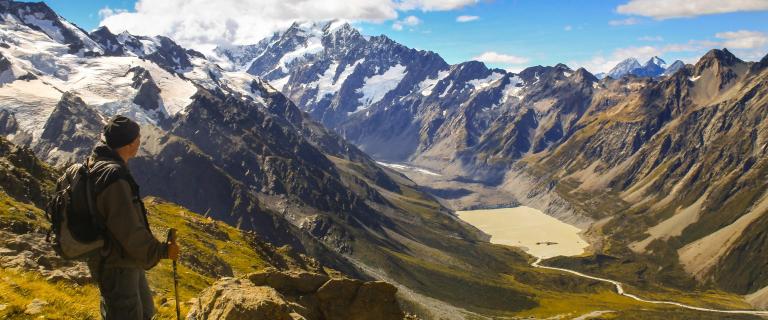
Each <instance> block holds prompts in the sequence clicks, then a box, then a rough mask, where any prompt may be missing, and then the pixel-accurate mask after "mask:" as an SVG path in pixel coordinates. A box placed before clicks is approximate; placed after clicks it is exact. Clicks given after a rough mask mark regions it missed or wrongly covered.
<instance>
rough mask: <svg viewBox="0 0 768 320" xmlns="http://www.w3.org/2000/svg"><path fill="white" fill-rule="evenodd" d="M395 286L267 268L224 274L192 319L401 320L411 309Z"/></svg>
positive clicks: (195, 308) (204, 295)
mask: <svg viewBox="0 0 768 320" xmlns="http://www.w3.org/2000/svg"><path fill="white" fill-rule="evenodd" d="M396 292H397V288H395V287H394V286H393V285H391V284H389V283H386V282H382V281H368V282H364V281H360V280H356V279H348V278H331V277H329V276H327V275H324V274H318V273H309V272H304V271H287V272H282V271H277V270H275V269H266V270H264V271H262V272H258V273H251V274H249V275H247V276H246V277H244V278H222V279H221V280H219V281H218V282H216V283H215V284H214V285H213V286H211V287H210V288H208V289H207V290H205V291H204V292H203V293H202V294H201V295H200V297H199V298H198V299H197V301H196V302H195V303H194V304H193V305H194V306H193V307H192V309H191V310H190V312H189V314H188V315H187V319H231V320H236V319H251V320H259V319H264V320H297V319H306V320H323V319H326V320H334V319H357V320H387V319H397V320H400V319H404V318H406V315H405V314H404V313H403V311H402V310H401V309H400V306H399V305H398V302H397V300H396V299H395V293H396Z"/></svg>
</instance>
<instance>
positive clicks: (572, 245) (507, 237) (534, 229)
mask: <svg viewBox="0 0 768 320" xmlns="http://www.w3.org/2000/svg"><path fill="white" fill-rule="evenodd" d="M456 214H458V216H459V218H461V219H462V220H464V221H466V222H467V223H469V224H471V225H473V226H475V227H477V228H478V229H480V230H482V231H483V232H485V233H487V234H489V235H490V236H491V243H496V244H503V245H508V246H515V247H521V248H522V249H523V250H525V251H526V252H528V254H530V255H532V256H535V257H538V258H542V259H546V258H551V257H556V256H576V255H580V254H582V253H584V250H585V249H586V248H587V247H588V246H589V244H588V243H587V241H585V240H584V239H583V238H582V237H581V236H580V234H579V233H580V232H581V231H582V230H580V229H579V228H577V227H574V226H572V225H570V224H567V223H565V222H562V221H560V220H557V219H555V218H553V217H551V216H548V215H547V214H545V213H543V212H541V211H539V210H537V209H534V208H530V207H526V206H520V207H514V208H501V209H480V210H468V211H456Z"/></svg>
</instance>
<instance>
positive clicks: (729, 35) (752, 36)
mask: <svg viewBox="0 0 768 320" xmlns="http://www.w3.org/2000/svg"><path fill="white" fill-rule="evenodd" d="M715 38H718V39H723V46H724V47H726V48H731V49H755V48H762V47H765V46H768V35H767V34H765V33H762V32H759V31H749V30H739V31H730V32H718V33H716V34H715Z"/></svg>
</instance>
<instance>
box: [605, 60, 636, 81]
mask: <svg viewBox="0 0 768 320" xmlns="http://www.w3.org/2000/svg"><path fill="white" fill-rule="evenodd" d="M640 67H641V65H640V63H639V62H637V59H635V58H627V59H624V60H623V61H621V62H619V64H617V65H616V66H615V67H613V69H611V70H610V71H608V74H607V76H609V77H611V78H614V79H618V78H621V77H622V76H624V75H626V74H629V73H630V72H632V70H635V69H637V68H640Z"/></svg>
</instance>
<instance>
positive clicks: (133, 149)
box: [129, 134, 141, 158]
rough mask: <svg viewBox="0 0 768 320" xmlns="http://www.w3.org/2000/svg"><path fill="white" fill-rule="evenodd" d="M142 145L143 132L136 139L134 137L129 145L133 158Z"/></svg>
mask: <svg viewBox="0 0 768 320" xmlns="http://www.w3.org/2000/svg"><path fill="white" fill-rule="evenodd" d="M140 145H141V134H139V135H138V136H137V137H136V139H133V142H131V144H130V145H129V146H130V147H131V149H130V150H131V152H130V155H131V158H133V157H135V156H136V154H137V153H138V152H139V146H140Z"/></svg>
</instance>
